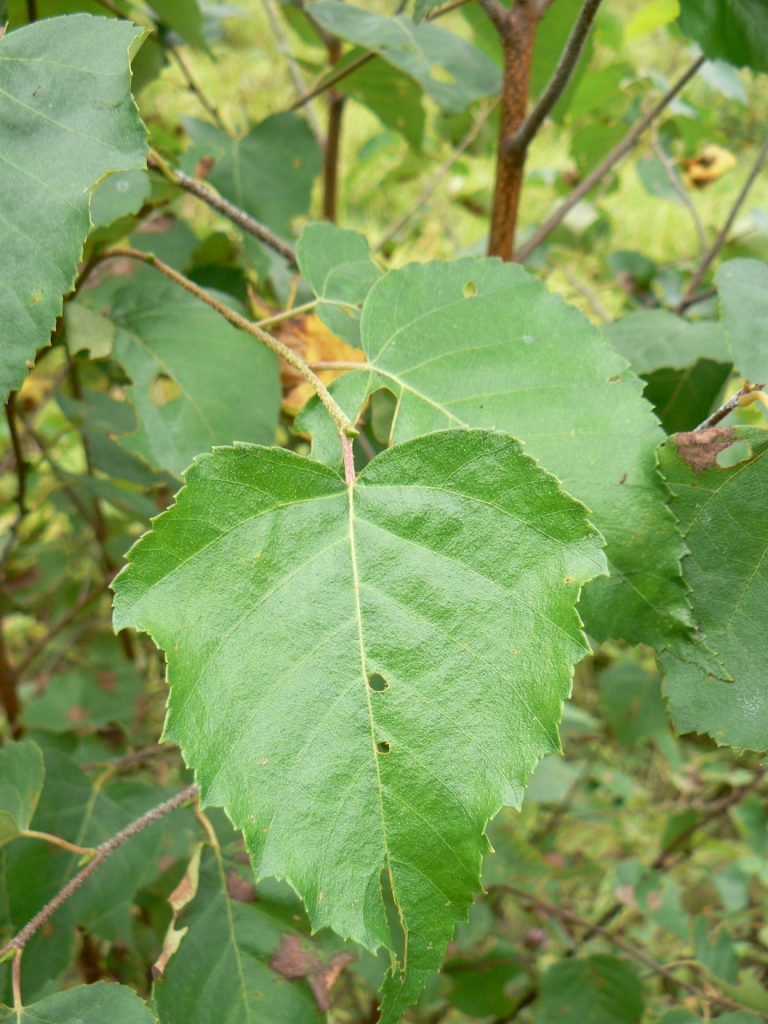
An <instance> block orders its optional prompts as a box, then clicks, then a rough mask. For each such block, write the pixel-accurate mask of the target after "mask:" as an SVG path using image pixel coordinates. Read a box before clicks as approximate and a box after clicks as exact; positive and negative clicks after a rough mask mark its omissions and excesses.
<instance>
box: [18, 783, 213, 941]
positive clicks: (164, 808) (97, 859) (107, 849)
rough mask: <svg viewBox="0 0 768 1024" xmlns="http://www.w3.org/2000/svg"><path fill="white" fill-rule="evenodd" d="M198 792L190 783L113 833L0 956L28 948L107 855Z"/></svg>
mask: <svg viewBox="0 0 768 1024" xmlns="http://www.w3.org/2000/svg"><path fill="white" fill-rule="evenodd" d="M197 792H198V789H197V786H195V785H192V786H187V788H186V789H183V790H182V791H181V792H180V793H177V794H176V796H173V797H171V798H170V800H165V801H164V802H163V803H161V804H158V806H157V807H153V808H152V810H151V811H147V812H146V814H142V816H141V817H140V818H137V819H136V821H133V822H131V824H130V825H127V826H126V827H125V828H124V829H122V830H121V831H120V832H118V833H117V834H116V835H114V836H112V838H111V839H107V840H106V842H104V843H102V844H101V845H100V846H98V847H97V848H96V855H95V856H94V858H93V860H92V861H90V862H89V863H88V864H86V866H85V867H84V868H83V869H82V871H80V872H78V874H76V875H75V876H74V878H71V879H70V880H69V881H68V882H67V884H66V885H65V886H64V887H63V888H62V889H60V890H59V892H57V893H56V895H55V896H54V897H53V899H52V900H50V901H49V902H48V903H46V905H45V906H44V907H43V908H42V910H39V911H38V912H37V913H36V914H35V916H34V917H33V918H32V920H31V921H29V922H27V924H25V925H24V927H23V928H22V929H21V931H20V932H18V934H16V935H14V937H13V938H12V939H11V940H10V941H9V942H6V944H5V945H4V946H3V947H2V949H0V959H2V957H4V956H5V955H6V953H9V952H10V951H11V950H12V949H17V950H20V949H24V947H25V946H26V944H27V943H28V942H29V940H30V939H31V938H32V936H33V935H34V934H35V932H36V931H37V930H38V929H39V928H40V927H41V926H42V925H44V924H45V922H46V921H47V920H48V919H49V918H50V917H52V916H53V914H55V913H56V911H57V910H58V909H59V907H60V906H62V905H63V904H64V903H66V902H67V900H68V899H69V898H70V896H72V895H73V894H74V893H75V892H77V890H78V889H79V888H80V886H81V885H82V884H83V882H84V881H85V880H86V879H87V878H89V877H90V876H91V875H92V874H93V873H94V871H95V870H96V869H97V868H98V867H99V866H100V865H101V864H103V863H104V861H105V860H106V859H107V857H109V856H111V854H113V853H114V852H115V850H117V849H119V848H120V847H121V846H122V845H123V844H124V843H127V842H128V840H129V839H132V838H133V837H134V836H135V835H138V834H139V832H142V831H143V830H144V829H145V828H146V827H147V825H152V824H153V823H154V822H156V821H159V820H160V818H163V817H164V816H165V815H166V814H169V813H170V812H171V811H175V810H176V808H177V807H180V806H181V805H182V804H183V803H186V801H187V800H191V799H192V798H193V797H194V796H196V795H197Z"/></svg>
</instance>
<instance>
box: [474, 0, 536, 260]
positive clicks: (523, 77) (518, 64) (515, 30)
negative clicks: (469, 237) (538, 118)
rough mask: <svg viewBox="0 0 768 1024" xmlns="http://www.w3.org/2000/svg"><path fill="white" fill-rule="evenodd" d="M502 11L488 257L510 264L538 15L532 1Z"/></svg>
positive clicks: (521, 173) (521, 176) (523, 160)
mask: <svg viewBox="0 0 768 1024" xmlns="http://www.w3.org/2000/svg"><path fill="white" fill-rule="evenodd" d="M483 6H485V5H483ZM502 10H504V13H505V17H504V18H503V19H501V21H500V22H497V21H496V20H495V19H492V20H494V24H497V27H498V28H499V35H500V37H501V44H502V48H503V51H504V80H503V85H502V93H501V124H500V126H499V148H498V153H497V157H496V188H495V191H494V196H493V212H492V214H491V237H490V241H489V243H488V255H489V256H500V257H501V258H502V259H503V260H506V261H507V262H509V261H510V260H511V259H512V257H513V253H514V248H515V226H516V224H517V214H518V209H519V205H520V191H521V189H522V186H523V173H524V169H525V157H526V153H525V150H524V149H522V150H520V149H518V148H516V147H515V146H514V144H513V143H514V139H515V137H516V136H517V134H518V132H519V131H520V129H521V127H522V125H523V124H524V122H525V110H526V105H527V102H528V89H529V85H530V79H531V64H532V60H533V44H534V42H535V40H536V28H537V26H538V24H539V20H540V18H541V15H540V13H539V8H538V6H537V5H536V4H535V3H533V2H532V0H525V2H521V3H517V4H515V6H514V7H513V8H512V9H511V10H510V11H509V12H507V11H506V10H505V9H504V8H502ZM489 17H490V15H489Z"/></svg>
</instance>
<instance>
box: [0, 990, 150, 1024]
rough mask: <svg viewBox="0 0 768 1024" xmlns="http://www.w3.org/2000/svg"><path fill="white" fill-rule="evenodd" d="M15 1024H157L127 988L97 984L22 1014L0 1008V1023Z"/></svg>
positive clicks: (28, 1008) (60, 995)
mask: <svg viewBox="0 0 768 1024" xmlns="http://www.w3.org/2000/svg"><path fill="white" fill-rule="evenodd" d="M3 1020H7V1021H11V1020H12V1021H13V1022H14V1024H106V1022H107V1021H108V1022H109V1024H156V1018H155V1016H154V1014H153V1013H151V1012H150V1009H149V1007H148V1006H147V1004H146V1003H145V1002H144V1000H143V999H140V998H139V996H137V995H136V993H135V992H134V991H133V989H131V988H128V987H127V986H126V985H115V984H111V983H108V982H106V981H97V982H96V983H95V984H93V985H79V986H78V987H77V988H70V989H67V990H66V991H65V992H56V993H54V995H52V996H48V998H47V999H41V1000H40V1002H39V1003H33V1004H32V1005H31V1006H25V1007H24V1008H23V1009H22V1010H21V1011H20V1012H19V1013H17V1012H16V1010H14V1009H13V1008H11V1007H8V1006H0V1021H3Z"/></svg>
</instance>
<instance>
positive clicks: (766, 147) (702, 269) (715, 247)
mask: <svg viewBox="0 0 768 1024" xmlns="http://www.w3.org/2000/svg"><path fill="white" fill-rule="evenodd" d="M766 157H768V139H766V140H765V142H764V143H763V144H762V146H761V147H760V151H759V153H758V154H757V159H756V160H755V162H754V164H753V166H752V170H751V171H750V172H749V175H748V176H747V180H746V181H745V182H744V186H743V188H742V189H741V192H739V194H738V196H737V197H736V202H735V203H734V204H733V206H732V208H731V212H730V213H729V214H728V217H727V218H726V221H725V224H723V227H722V230H721V231H720V234H719V235H718V236H717V238H716V239H715V241H714V242H713V244H712V246H711V248H710V249H709V251H708V252H707V253H706V255H705V256H704V258H703V259H702V261H701V263H700V265H699V269H698V270H697V271H696V273H695V274H694V275H693V278H692V280H691V283H690V284H689V285H688V290H687V291H686V293H685V295H684V296H683V297H682V299H681V300H680V302H679V303H678V305H677V309H676V310H675V312H676V313H684V312H685V310H686V309H688V307H689V306H691V305H693V302H694V301H698V300H697V298H696V292H697V291H698V290H699V287H700V285H701V282H702V281H703V280H704V276H705V274H706V273H707V271H708V270H709V268H710V267H711V265H712V261H713V260H714V259H715V257H716V256H717V254H718V253H719V252H720V250H721V249H722V248H723V246H724V245H725V244H726V242H727V241H728V235H729V234H730V231H731V228H732V227H733V222H734V221H735V220H736V217H737V216H738V213H739V210H740V209H741V207H742V205H743V204H744V200H745V199H746V198H747V195H748V194H749V191H750V189H751V188H752V186H753V185H754V183H755V180H756V178H757V176H758V174H759V173H760V169H761V167H762V166H763V164H764V163H765V159H766Z"/></svg>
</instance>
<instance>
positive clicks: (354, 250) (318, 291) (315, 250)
mask: <svg viewBox="0 0 768 1024" xmlns="http://www.w3.org/2000/svg"><path fill="white" fill-rule="evenodd" d="M296 258H297V259H298V262H299V269H300V270H301V273H302V275H303V276H304V280H305V281H306V282H307V284H308V285H309V287H310V288H311V289H312V291H313V292H314V293H315V295H316V296H317V297H318V299H320V300H321V301H320V302H319V303H318V306H317V314H318V316H319V317H320V319H321V320H322V321H323V323H325V325H326V326H327V327H328V328H329V329H330V330H331V331H333V333H334V334H336V335H337V336H338V337H340V338H343V339H344V341H346V342H348V343H349V344H350V345H354V346H356V347H357V348H359V347H360V307H361V306H362V304H363V302H364V301H365V297H366V295H367V294H368V292H369V291H370V290H371V287H372V286H373V285H374V284H375V283H376V282H377V281H378V279H379V278H380V277H381V273H380V271H379V269H378V267H377V266H376V265H375V263H373V261H372V260H371V256H370V250H369V248H368V241H367V239H365V238H364V237H363V236H362V235H358V234H357V232H356V231H347V230H345V229H343V228H337V227H335V226H334V225H333V224H308V225H307V227H306V228H304V231H303V232H302V235H301V238H300V239H299V242H298V245H297V246H296Z"/></svg>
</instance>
